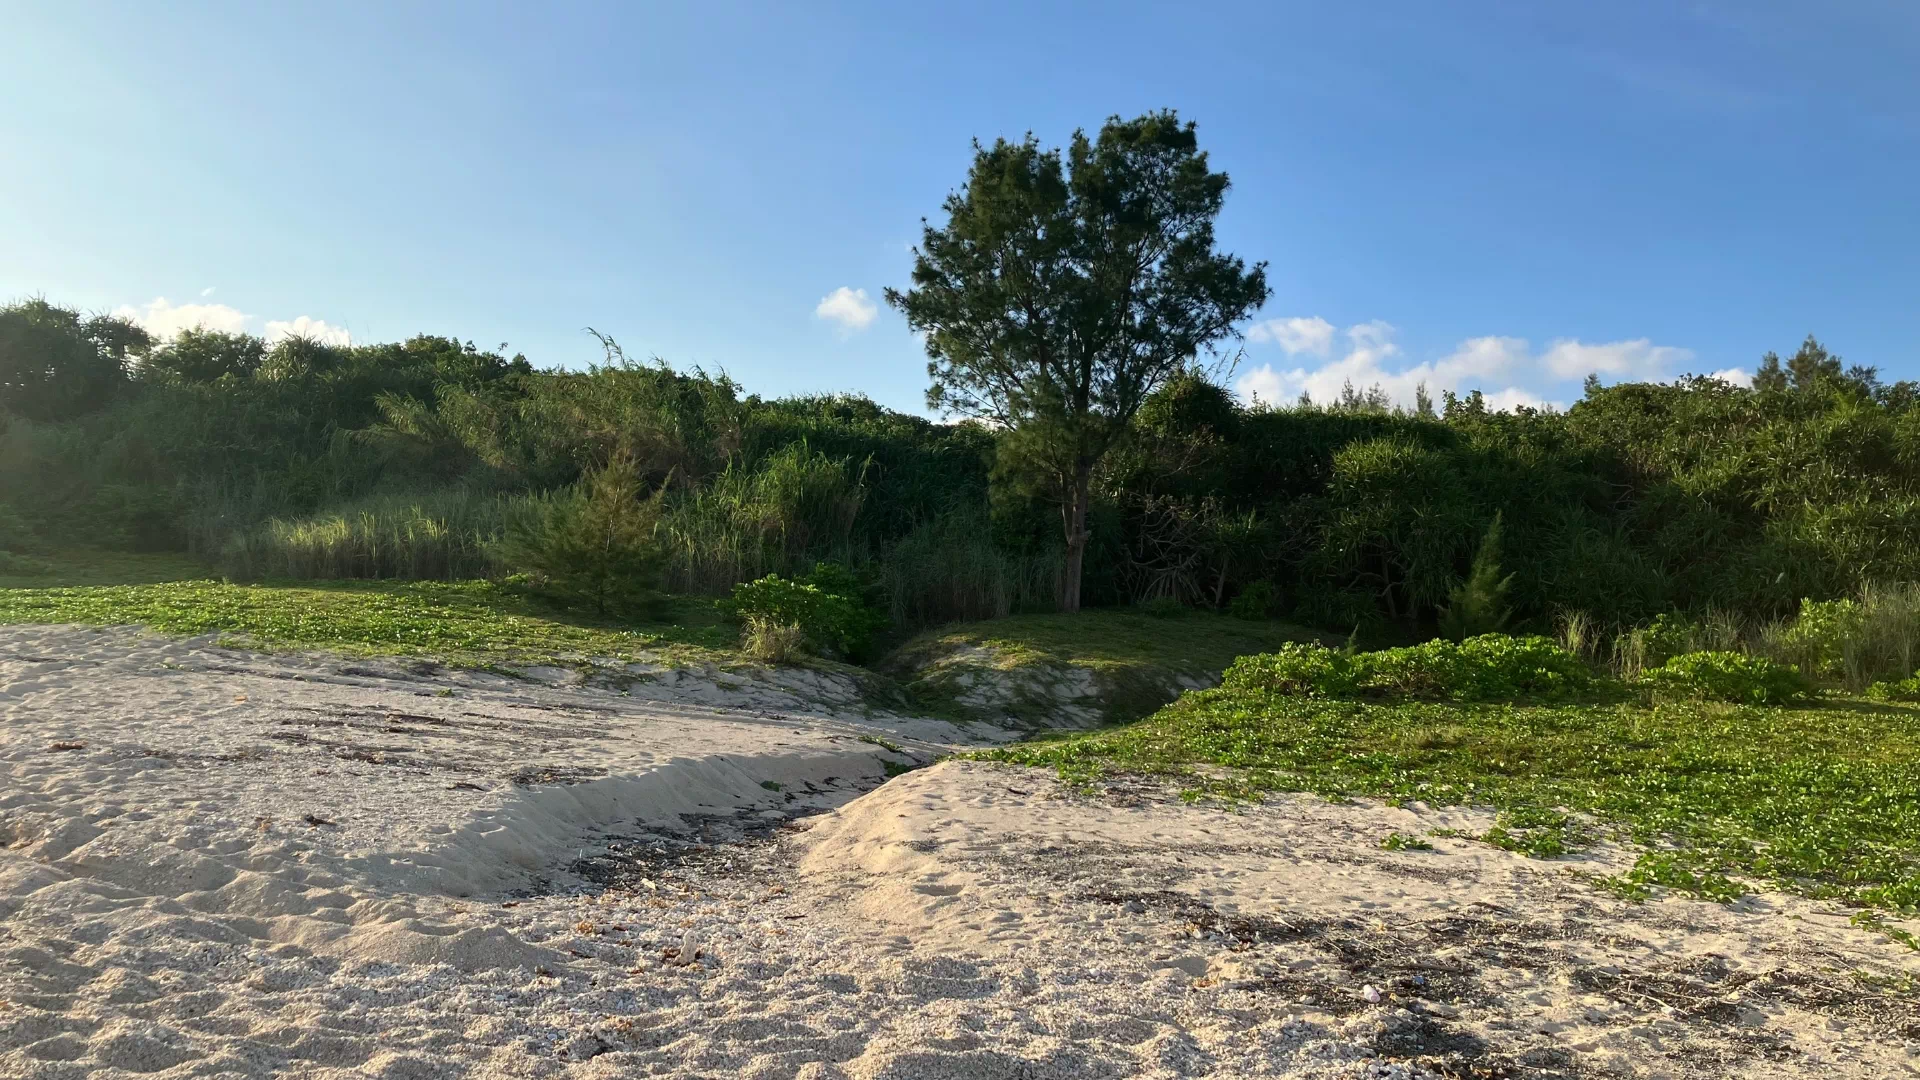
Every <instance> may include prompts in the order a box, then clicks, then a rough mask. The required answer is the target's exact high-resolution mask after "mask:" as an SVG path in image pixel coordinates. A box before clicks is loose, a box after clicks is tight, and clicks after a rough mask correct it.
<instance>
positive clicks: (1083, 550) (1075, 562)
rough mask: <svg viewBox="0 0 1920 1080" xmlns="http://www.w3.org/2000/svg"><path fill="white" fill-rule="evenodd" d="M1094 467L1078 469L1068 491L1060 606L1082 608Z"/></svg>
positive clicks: (1061, 608) (1063, 516)
mask: <svg viewBox="0 0 1920 1080" xmlns="http://www.w3.org/2000/svg"><path fill="white" fill-rule="evenodd" d="M1092 489H1093V467H1092V466H1081V467H1080V468H1078V469H1076V470H1075V471H1074V476H1073V487H1072V489H1071V490H1069V491H1068V493H1067V502H1066V505H1065V506H1063V507H1061V517H1062V518H1063V519H1064V520H1065V523H1066V527H1067V565H1066V567H1065V568H1064V569H1063V570H1062V571H1061V573H1060V610H1061V611H1065V612H1068V613H1072V612H1075V611H1079V610H1080V577H1081V569H1082V567H1083V565H1084V564H1085V562H1086V557H1087V502H1088V500H1089V499H1090V498H1091V496H1092Z"/></svg>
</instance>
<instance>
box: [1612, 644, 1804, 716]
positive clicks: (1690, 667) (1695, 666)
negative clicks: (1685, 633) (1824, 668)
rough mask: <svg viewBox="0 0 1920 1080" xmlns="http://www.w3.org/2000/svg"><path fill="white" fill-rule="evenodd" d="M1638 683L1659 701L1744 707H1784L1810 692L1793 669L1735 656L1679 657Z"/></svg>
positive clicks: (1775, 663) (1755, 658)
mask: <svg viewBox="0 0 1920 1080" xmlns="http://www.w3.org/2000/svg"><path fill="white" fill-rule="evenodd" d="M1641 681H1642V682H1643V683H1644V684H1645V685H1646V686H1648V687H1649V688H1650V689H1652V690H1653V692H1654V693H1655V694H1656V695H1658V696H1661V697H1669V698H1687V699H1693V700H1699V701H1732V702H1737V703H1739V704H1743V705H1784V704H1786V703H1788V702H1790V701H1794V700H1795V699H1798V698H1801V697H1804V696H1806V694H1807V693H1808V691H1809V690H1810V689H1811V687H1810V686H1809V685H1808V683H1807V680H1806V678H1805V676H1802V675H1801V674H1800V673H1799V672H1798V671H1795V670H1794V669H1793V668H1790V667H1788V666H1786V665H1785V664H1781V663H1778V662H1776V661H1773V660H1768V659H1766V658H1765V657H1760V656H1747V655H1745V654H1742V653H1737V652H1692V653H1682V654H1681V655H1679V656H1676V657H1674V658H1673V659H1671V660H1668V661H1667V662H1666V663H1665V664H1662V665H1661V666H1659V667H1657V668H1654V669H1653V670H1651V671H1649V672H1647V673H1646V674H1645V675H1644V676H1642V677H1641Z"/></svg>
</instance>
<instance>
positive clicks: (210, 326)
mask: <svg viewBox="0 0 1920 1080" xmlns="http://www.w3.org/2000/svg"><path fill="white" fill-rule="evenodd" d="M113 313H114V314H115V315H118V316H119V317H121V318H123V319H131V320H133V321H134V322H136V323H139V324H140V326H141V328H142V329H144V330H146V332H147V333H149V334H152V335H153V336H154V337H156V338H160V339H162V340H164V339H166V338H170V337H172V336H174V335H175V334H178V333H179V332H180V331H182V330H193V329H204V330H222V331H225V332H226V333H229V334H238V333H241V332H243V331H244V330H246V328H247V320H248V319H249V318H250V316H248V315H245V314H242V313H241V312H239V311H236V310H234V309H233V308H230V307H228V306H227V305H225V304H175V303H172V302H170V301H169V300H168V299H167V298H166V297H164V296H160V297H155V298H154V299H152V300H150V301H148V302H147V303H146V305H145V306H143V307H134V306H132V305H131V304H122V305H120V306H119V307H117V308H114V309H113Z"/></svg>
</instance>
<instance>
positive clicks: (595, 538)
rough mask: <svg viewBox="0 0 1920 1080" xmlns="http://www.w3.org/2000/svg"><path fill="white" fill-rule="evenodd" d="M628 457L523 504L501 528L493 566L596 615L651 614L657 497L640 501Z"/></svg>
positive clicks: (655, 592)
mask: <svg viewBox="0 0 1920 1080" xmlns="http://www.w3.org/2000/svg"><path fill="white" fill-rule="evenodd" d="M640 487H641V485H640V477H639V470H638V469H637V468H636V467H635V465H634V462H633V459H632V458H631V457H628V456H625V455H621V456H617V457H615V458H614V459H613V460H612V461H611V462H609V463H608V464H607V465H606V466H605V467H604V468H601V469H598V470H595V471H594V472H592V473H589V474H588V475H587V477H586V478H585V479H583V480H582V481H581V482H580V483H579V484H578V485H576V486H574V487H573V488H571V489H568V490H565V491H562V492H559V493H556V494H554V495H552V496H550V497H547V498H543V499H533V500H528V502H527V503H526V504H525V505H524V506H523V507H522V508H521V512H520V513H518V514H516V515H514V517H513V518H512V520H510V521H509V522H508V525H507V531H506V536H505V538H504V539H503V540H502V541H501V544H500V561H501V562H502V563H503V564H504V565H505V566H506V567H507V568H508V569H510V570H517V571H522V572H525V573H527V574H528V575H529V578H530V581H531V585H532V588H533V590H534V591H535V592H536V593H538V594H540V595H543V596H545V597H546V598H548V599H549V600H552V601H554V602H556V603H559V604H562V605H565V606H569V607H588V608H591V609H592V610H593V611H594V613H595V614H597V615H601V616H620V617H637V616H644V615H647V614H651V613H652V611H653V610H654V609H655V608H656V607H657V605H658V603H659V600H660V577H661V572H662V569H663V568H664V565H665V557H664V555H663V554H662V552H661V550H660V546H659V544H658V543H657V542H656V541H655V540H654V527H655V525H656V524H658V522H659V520H660V499H661V495H660V493H659V492H655V493H654V494H653V495H652V496H645V495H643V494H642V493H641V490H640Z"/></svg>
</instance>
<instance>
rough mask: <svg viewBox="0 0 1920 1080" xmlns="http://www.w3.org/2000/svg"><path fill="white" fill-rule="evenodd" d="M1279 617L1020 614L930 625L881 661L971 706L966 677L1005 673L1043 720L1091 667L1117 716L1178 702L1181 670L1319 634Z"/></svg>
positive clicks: (1018, 710)
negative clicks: (965, 697) (963, 697)
mask: <svg viewBox="0 0 1920 1080" xmlns="http://www.w3.org/2000/svg"><path fill="white" fill-rule="evenodd" d="M1314 636H1315V635H1313V634H1312V633H1311V632H1309V631H1305V630H1302V629H1300V628H1299V627H1295V626H1290V625H1287V624H1284V623H1276V622H1247V621H1244V620H1240V619H1230V618H1226V617H1224V616H1218V615H1212V614H1207V613H1203V612H1190V613H1187V614H1183V615H1178V616H1172V617H1165V616H1160V617H1156V616H1152V615H1147V614H1144V613H1142V612H1138V611H1129V610H1092V611H1083V612H1081V613H1079V614H1077V615H1014V616H1011V617H1008V618H1005V619H994V620H990V621H986V622H974V623H960V624H956V625H952V626H943V627H939V628H937V629H934V630H930V631H927V632H926V633H923V634H920V635H919V636H917V637H915V638H912V639H911V640H909V641H907V642H906V643H905V644H904V645H902V646H900V647H899V648H898V649H896V650H895V651H894V652H893V653H892V654H891V655H889V656H888V657H887V658H886V659H885V660H884V661H882V662H881V663H880V665H878V666H879V667H880V668H881V670H883V671H885V672H887V673H889V674H891V675H893V676H894V677H896V678H899V679H900V680H902V681H903V682H905V683H906V684H907V685H908V688H909V691H910V692H911V693H912V694H913V695H914V697H915V699H916V701H917V702H918V703H919V704H920V705H921V706H922V707H923V708H928V709H931V710H933V711H938V712H960V713H966V712H968V711H969V710H968V709H967V707H966V706H964V705H961V704H959V703H958V702H957V700H956V698H957V696H958V694H959V693H960V692H962V690H963V687H962V686H961V685H960V684H959V683H957V682H956V676H963V677H965V676H971V677H974V678H982V677H986V678H995V679H1000V680H1005V681H1006V682H1007V683H1008V684H1009V685H1010V686H1012V687H1013V690H1014V693H1012V695H1011V697H1010V700H1009V707H1008V708H1007V709H1005V710H990V711H999V712H1010V713H1011V714H1012V715H1015V716H1017V717H1020V718H1022V719H1026V720H1031V721H1033V722H1036V723H1041V722H1045V721H1047V720H1048V719H1049V715H1048V714H1049V713H1050V712H1052V711H1057V709H1058V707H1059V704H1060V697H1059V695H1060V694H1069V693H1072V692H1073V690H1074V689H1075V688H1074V687H1071V686H1066V687H1062V686H1061V685H1060V684H1061V683H1063V682H1067V681H1070V680H1062V679H1059V678H1051V679H1050V678H1049V675H1050V674H1052V675H1057V674H1059V673H1062V672H1064V673H1067V674H1074V673H1085V674H1086V675H1088V676H1090V677H1091V681H1092V683H1093V684H1094V685H1096V686H1097V687H1098V691H1099V693H1098V702H1097V705H1098V708H1099V710H1100V711H1101V712H1102V713H1103V714H1104V716H1105V718H1106V719H1107V720H1109V721H1123V720H1133V719H1137V718H1139V717H1142V716H1145V715H1147V714H1148V713H1150V712H1152V711H1153V710H1155V709H1157V708H1159V707H1160V706H1162V705H1165V704H1166V703H1167V702H1168V701H1170V700H1172V699H1173V697H1174V696H1175V694H1176V693H1177V692H1178V689H1179V683H1178V680H1179V678H1180V677H1181V676H1188V677H1198V678H1205V679H1207V680H1209V681H1211V680H1213V679H1217V678H1218V677H1219V675H1220V672H1221V671H1223V670H1225V668H1226V666H1227V665H1228V664H1230V663H1232V662H1233V660H1234V658H1235V657H1238V656H1243V655H1246V654H1247V653H1257V652H1266V651H1269V650H1271V649H1273V648H1274V647H1275V646H1277V645H1279V644H1280V643H1281V642H1284V641H1298V640H1302V639H1306V638H1311V637H1314Z"/></svg>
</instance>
